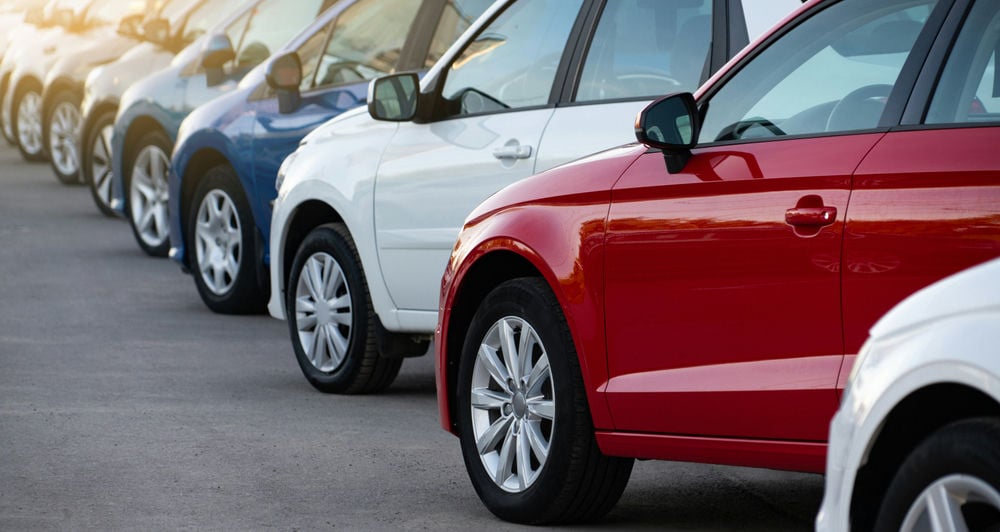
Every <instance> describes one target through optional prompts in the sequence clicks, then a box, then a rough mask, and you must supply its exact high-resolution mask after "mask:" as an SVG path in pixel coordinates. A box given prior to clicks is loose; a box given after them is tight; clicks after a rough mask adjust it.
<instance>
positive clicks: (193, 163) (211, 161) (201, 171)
mask: <svg viewBox="0 0 1000 532" xmlns="http://www.w3.org/2000/svg"><path fill="white" fill-rule="evenodd" d="M222 164H224V165H227V166H229V167H232V166H233V165H232V164H231V163H230V162H229V159H227V158H226V156H225V155H223V154H222V152H220V151H218V150H215V149H213V148H202V149H200V150H198V151H197V152H195V153H194V154H193V155H192V156H191V157H190V158H189V159H188V161H187V164H186V165H185V166H184V168H183V174H181V173H178V175H179V176H180V177H181V189H180V192H181V195H180V217H179V218H178V223H179V224H180V227H181V232H180V235H179V237H180V239H181V242H182V244H183V246H184V249H188V242H187V228H186V227H185V225H186V222H187V220H186V218H187V216H186V213H187V212H188V210H189V209H190V208H191V203H192V202H193V201H194V194H195V192H196V191H197V190H198V185H199V184H200V183H201V181H202V179H204V178H205V174H206V173H207V172H208V171H209V170H210V169H212V168H214V167H216V166H219V165H222ZM184 263H185V264H186V265H187V266H188V267H189V268H193V264H191V253H185V254H184Z"/></svg>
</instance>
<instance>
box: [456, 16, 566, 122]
mask: <svg viewBox="0 0 1000 532" xmlns="http://www.w3.org/2000/svg"><path fill="white" fill-rule="evenodd" d="M581 3H582V0H530V1H525V0H522V1H520V2H517V3H516V4H513V5H512V6H510V7H509V8H507V10H506V11H504V12H503V13H502V14H501V15H500V16H499V17H497V18H496V20H494V21H493V22H492V23H491V24H490V25H489V26H487V27H486V28H484V29H483V30H482V31H481V32H480V33H479V34H478V35H477V36H476V38H475V40H473V41H472V42H471V43H470V44H469V45H468V46H466V48H465V50H464V51H463V52H462V53H461V54H460V55H459V56H458V58H456V59H455V61H454V62H452V64H451V67H450V68H449V69H448V73H447V78H446V79H445V83H444V89H443V90H442V96H444V98H445V100H446V102H447V103H449V104H450V106H449V107H450V109H449V112H448V113H447V114H449V115H456V114H457V115H464V114H474V113H483V112H492V111H501V110H504V109H517V108H522V107H532V106H537V105H545V104H546V103H548V101H549V95H550V94H551V92H552V82H553V80H554V79H555V76H556V68H557V67H558V66H559V60H560V59H561V58H562V54H563V50H564V48H565V47H566V41H567V39H568V38H569V34H570V31H571V30H572V28H573V23H574V22H575V21H576V17H577V15H578V13H579V10H580V4H581Z"/></svg>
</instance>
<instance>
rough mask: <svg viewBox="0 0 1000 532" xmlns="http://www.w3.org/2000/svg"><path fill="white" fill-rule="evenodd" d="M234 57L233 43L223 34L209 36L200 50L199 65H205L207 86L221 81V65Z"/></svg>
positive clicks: (212, 85)
mask: <svg viewBox="0 0 1000 532" xmlns="http://www.w3.org/2000/svg"><path fill="white" fill-rule="evenodd" d="M235 57H236V51H234V50H233V43H232V41H230V40H229V37H227V36H226V35H225V34H221V33H219V34H216V35H212V36H211V37H209V39H208V41H206V42H205V47H204V48H202V51H201V65H202V66H203V67H205V81H206V83H207V84H208V86H209V87H214V86H216V85H218V84H220V83H222V78H223V71H222V66H223V65H225V64H226V63H228V62H230V61H232V60H233V59H234V58H235Z"/></svg>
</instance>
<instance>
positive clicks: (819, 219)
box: [785, 207, 837, 226]
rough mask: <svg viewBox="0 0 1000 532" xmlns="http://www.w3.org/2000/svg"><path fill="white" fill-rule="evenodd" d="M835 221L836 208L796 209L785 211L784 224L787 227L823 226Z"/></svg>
mask: <svg viewBox="0 0 1000 532" xmlns="http://www.w3.org/2000/svg"><path fill="white" fill-rule="evenodd" d="M836 219H837V208H836V207H796V208H794V209H788V210H787V211H785V223H787V224H788V225H806V226H810V225H812V226H816V225H818V226H824V225H830V224H832V223H833V222H834V220H836Z"/></svg>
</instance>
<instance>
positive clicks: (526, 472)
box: [514, 423, 531, 490]
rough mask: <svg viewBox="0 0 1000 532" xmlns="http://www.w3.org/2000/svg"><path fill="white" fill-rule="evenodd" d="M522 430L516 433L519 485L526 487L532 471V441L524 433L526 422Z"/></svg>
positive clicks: (522, 487)
mask: <svg viewBox="0 0 1000 532" xmlns="http://www.w3.org/2000/svg"><path fill="white" fill-rule="evenodd" d="M521 428H522V430H521V431H520V432H518V433H517V434H515V435H514V437H515V438H516V439H517V487H518V488H520V489H522V490H523V489H524V488H526V487H528V486H527V482H528V477H529V476H530V473H531V443H529V442H528V438H527V436H526V435H525V433H524V430H523V428H524V423H522V424H521Z"/></svg>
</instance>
